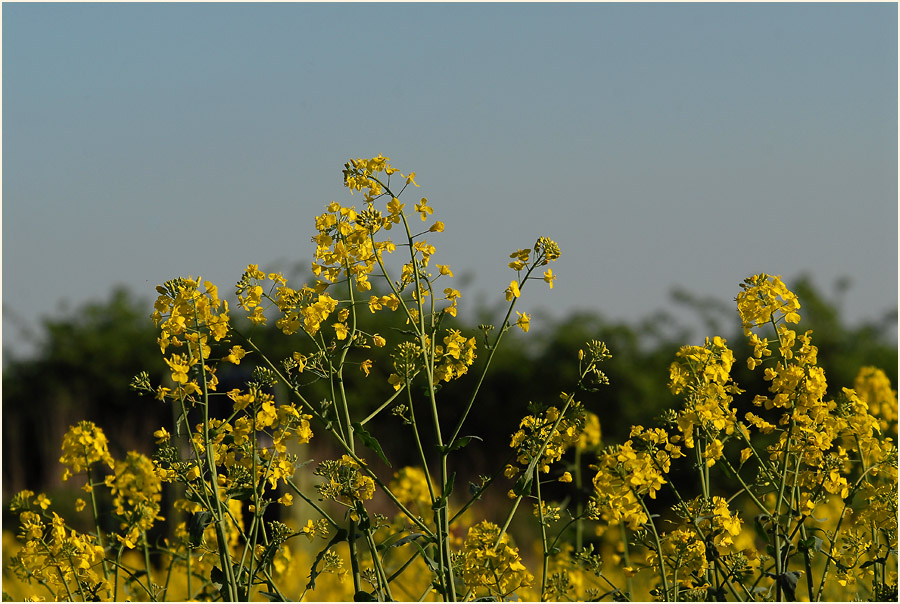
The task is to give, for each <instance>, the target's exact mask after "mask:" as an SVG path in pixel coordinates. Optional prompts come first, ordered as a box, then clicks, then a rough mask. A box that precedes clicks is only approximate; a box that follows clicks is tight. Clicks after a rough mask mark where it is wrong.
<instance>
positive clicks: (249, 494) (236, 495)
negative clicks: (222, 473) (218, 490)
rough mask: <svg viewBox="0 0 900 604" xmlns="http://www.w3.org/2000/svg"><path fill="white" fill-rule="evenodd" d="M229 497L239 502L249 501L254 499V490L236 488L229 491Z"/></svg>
mask: <svg viewBox="0 0 900 604" xmlns="http://www.w3.org/2000/svg"><path fill="white" fill-rule="evenodd" d="M227 495H228V496H229V497H230V498H232V499H237V500H239V501H249V500H250V499H253V488H252V487H234V488H231V489H228V491H227Z"/></svg>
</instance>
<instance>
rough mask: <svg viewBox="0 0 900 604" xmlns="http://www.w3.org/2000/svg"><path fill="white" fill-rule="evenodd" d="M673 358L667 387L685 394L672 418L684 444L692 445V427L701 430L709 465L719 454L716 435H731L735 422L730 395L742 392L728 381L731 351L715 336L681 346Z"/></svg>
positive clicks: (674, 392) (719, 447) (721, 444)
mask: <svg viewBox="0 0 900 604" xmlns="http://www.w3.org/2000/svg"><path fill="white" fill-rule="evenodd" d="M676 357H677V359H678V360H676V361H674V362H673V363H672V364H671V366H670V367H669V379H670V381H669V389H670V390H671V391H672V393H673V394H684V395H685V402H684V407H683V409H682V410H681V411H680V412H679V413H678V414H677V416H676V420H675V421H676V424H677V426H678V429H679V431H680V432H681V437H682V439H683V441H684V446H685V447H688V448H691V449H692V448H694V444H695V443H694V438H695V430H697V429H699V430H700V431H701V432H702V434H703V435H704V436H705V440H706V441H707V444H706V446H705V448H704V450H703V457H704V459H705V460H706V464H707V465H708V466H712V465H714V464H715V462H716V460H717V459H719V458H720V457H721V456H722V451H723V443H722V440H720V438H719V436H720V435H721V434H722V433H723V432H724V434H725V435H728V436H730V435H731V434H732V433H733V432H734V427H735V424H736V422H737V417H736V413H735V411H734V409H733V408H732V407H731V403H732V395H733V394H739V393H740V392H742V391H741V390H740V389H739V388H738V387H737V385H735V384H734V382H733V381H732V380H731V367H732V365H734V353H733V352H732V351H731V350H730V349H729V348H728V346H726V343H725V340H723V339H722V338H720V337H718V336H716V337H715V338H713V339H712V340H710V339H709V338H707V339H706V344H705V345H704V346H683V347H681V349H680V350H679V351H678V353H677V354H676Z"/></svg>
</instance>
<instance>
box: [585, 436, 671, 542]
mask: <svg viewBox="0 0 900 604" xmlns="http://www.w3.org/2000/svg"><path fill="white" fill-rule="evenodd" d="M683 456H684V454H683V453H682V452H681V448H680V447H678V446H677V445H674V444H672V443H671V442H669V435H668V434H667V433H666V431H665V430H663V429H662V428H647V429H644V428H643V427H642V426H634V427H632V429H631V438H630V439H629V440H627V441H625V443H624V444H623V445H618V446H613V447H608V448H607V449H605V450H604V451H603V452H602V453H601V454H600V456H599V459H598V460H597V465H596V470H597V473H596V474H595V475H594V479H593V485H594V497H593V500H592V513H591V516H592V517H593V518H594V519H601V518H602V519H603V520H605V521H606V522H607V523H608V524H611V525H613V524H620V523H627V524H628V527H629V528H630V529H632V530H637V529H638V528H640V527H641V526H642V525H643V524H645V523H646V522H647V521H648V520H649V518H648V516H647V513H646V510H645V508H644V506H643V503H642V502H641V499H640V498H641V497H643V496H645V495H649V496H650V497H651V498H654V499H655V498H656V493H657V491H659V489H660V488H661V487H662V485H664V484H666V479H665V475H666V474H667V473H668V472H669V470H670V469H671V464H672V460H673V459H677V458H679V457H683Z"/></svg>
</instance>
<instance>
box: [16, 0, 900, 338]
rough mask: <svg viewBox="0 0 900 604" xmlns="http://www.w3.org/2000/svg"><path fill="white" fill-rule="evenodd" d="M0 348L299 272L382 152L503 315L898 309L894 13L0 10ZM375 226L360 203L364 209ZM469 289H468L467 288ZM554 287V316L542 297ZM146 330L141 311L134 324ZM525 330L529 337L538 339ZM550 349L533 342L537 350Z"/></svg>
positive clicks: (747, 7) (650, 8)
mask: <svg viewBox="0 0 900 604" xmlns="http://www.w3.org/2000/svg"><path fill="white" fill-rule="evenodd" d="M2 17H3V290H2V296H3V309H4V318H3V326H4V330H3V346H4V348H7V347H11V348H10V350H13V351H20V350H24V348H22V347H20V346H18V345H17V344H16V341H15V340H16V334H17V332H16V330H15V329H13V322H12V321H11V317H12V316H13V315H15V316H17V317H20V318H21V319H23V320H25V321H26V322H31V323H32V324H34V322H35V321H36V320H37V318H38V317H40V316H44V315H48V314H53V313H54V312H56V311H57V310H58V309H59V308H60V304H61V303H62V302H63V301H64V302H65V303H67V304H68V305H69V307H70V308H74V307H76V306H77V305H78V304H80V303H82V302H84V301H87V300H95V299H105V298H106V297H107V296H108V294H109V292H110V290H111V288H112V287H113V286H114V285H115V284H125V285H127V286H129V287H130V288H131V289H132V290H133V291H135V292H137V293H139V294H142V295H146V297H147V299H148V300H150V299H152V297H153V295H154V294H153V287H154V286H155V285H156V284H157V283H160V282H162V281H164V280H166V279H169V278H171V277H173V276H176V275H187V274H192V275H194V276H196V275H198V274H202V275H203V277H204V278H208V279H211V280H213V281H214V282H216V283H218V285H219V286H220V288H222V289H223V291H229V290H230V289H231V288H230V287H229V286H230V285H231V284H233V283H234V282H235V281H236V280H237V279H238V278H239V277H240V274H241V272H242V270H243V269H244V267H246V265H247V264H248V263H258V264H260V265H261V266H262V267H263V268H266V269H269V270H272V269H278V270H287V269H289V268H290V266H291V262H293V261H298V262H303V263H304V264H306V263H308V262H309V255H310V253H311V252H312V250H313V246H312V245H311V244H310V242H309V238H310V236H311V235H312V220H313V217H314V216H315V215H316V214H318V213H320V212H321V211H322V209H323V207H324V206H325V205H326V204H327V203H328V202H330V201H331V200H338V201H341V202H349V201H350V199H351V198H350V197H349V195H348V193H347V191H346V190H345V189H343V188H342V187H341V167H342V165H343V163H344V162H345V161H346V160H347V159H348V158H350V157H365V156H373V155H376V154H378V153H383V154H384V155H386V156H388V157H390V158H391V159H392V163H393V164H394V165H395V166H396V167H398V168H400V169H401V170H404V171H409V170H415V171H416V172H417V173H418V175H419V177H418V179H417V180H418V182H419V184H420V185H421V189H418V190H416V191H415V192H414V193H415V194H421V195H426V196H427V197H428V198H429V199H430V200H431V204H432V205H433V207H434V208H435V211H436V217H438V218H440V219H442V220H443V221H444V222H445V223H446V225H447V231H446V232H445V233H444V234H442V235H440V236H436V237H435V243H436V245H437V246H438V254H437V256H435V260H436V261H437V262H440V263H442V264H450V265H451V266H452V267H453V269H454V271H455V272H456V274H457V278H459V277H460V276H461V275H463V274H465V273H467V272H470V273H474V274H477V276H476V277H475V279H474V281H473V282H472V283H471V284H470V285H469V286H467V287H466V288H462V289H463V295H464V299H463V300H462V303H461V305H462V308H463V310H465V307H466V303H468V304H469V306H470V307H471V306H473V305H474V304H475V303H476V301H478V300H483V301H485V302H493V301H496V300H500V299H502V292H503V289H504V288H505V287H506V285H507V284H508V283H509V281H510V278H511V274H510V273H511V271H509V269H508V268H507V267H506V263H507V262H508V261H509V260H508V254H509V252H511V251H513V250H514V249H516V248H519V247H526V246H530V245H532V244H533V243H534V241H535V239H536V238H537V237H538V236H539V235H547V236H550V237H552V238H554V239H556V240H557V241H558V242H559V244H560V246H561V247H562V251H563V256H562V258H561V259H560V261H559V262H558V263H557V266H556V267H554V270H555V272H557V273H558V275H559V280H558V282H557V287H556V288H555V289H554V290H553V291H552V292H547V291H546V288H545V287H536V288H535V289H534V290H533V291H531V292H529V291H528V290H526V292H525V296H526V297H525V299H524V300H523V302H522V303H521V304H520V306H521V309H523V310H526V311H529V312H534V313H536V312H537V311H539V309H541V308H543V309H550V310H551V311H552V312H553V314H554V315H555V316H561V315H562V314H564V313H566V312H569V311H571V310H572V309H575V308H579V309H595V310H598V311H600V312H602V313H604V314H605V315H606V316H608V317H610V318H612V319H634V318H638V317H641V316H644V315H647V314H648V313H650V312H652V311H653V310H656V309H659V308H663V307H666V306H668V305H670V303H669V300H668V292H669V291H670V289H671V288H672V287H673V286H676V285H677V286H680V287H683V288H687V289H689V290H691V291H693V292H694V293H696V294H697V295H701V296H714V297H717V298H718V299H720V300H722V301H723V302H725V303H730V301H731V300H732V299H733V298H734V296H735V295H736V294H737V292H738V284H739V283H740V282H741V280H742V279H743V278H744V277H745V276H748V275H750V274H753V273H757V272H768V273H774V274H782V275H783V276H784V277H785V278H786V279H787V280H788V282H790V279H792V278H795V277H796V276H798V275H800V274H801V273H804V272H806V273H809V274H811V275H813V277H814V279H815V281H816V283H817V284H819V285H821V286H822V287H823V288H826V289H827V288H829V287H830V286H831V284H832V283H833V282H834V280H835V279H836V278H838V277H841V276H847V277H850V278H851V280H852V288H851V289H850V291H849V292H848V293H847V294H846V296H845V298H844V310H845V313H846V316H847V317H848V318H849V319H850V320H852V321H859V320H864V319H867V318H876V317H879V316H881V315H882V314H883V313H884V312H886V311H887V310H889V309H893V308H895V307H896V305H897V289H898V288H897V274H898V267H897V250H898V245H897V233H898V231H897V224H898V221H897V159H898V158H897V107H898V101H897V54H898V52H897V51H898V45H897V5H896V4H894V3H882V4H770V3H759V4H687V5H677V4H629V3H626V4H346V5H345V4H268V5H260V4H47V5H41V4H30V3H25V4H8V3H7V4H4V5H3V7H2ZM353 201H354V202H355V203H361V198H359V197H358V196H357V197H356V198H354V199H353ZM459 281H460V279H457V282H458V283H459ZM538 290H540V291H538ZM148 313H149V307H148ZM533 325H536V320H533ZM536 326H539V325H536Z"/></svg>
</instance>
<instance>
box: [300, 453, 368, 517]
mask: <svg viewBox="0 0 900 604" xmlns="http://www.w3.org/2000/svg"><path fill="white" fill-rule="evenodd" d="M314 473H315V475H316V476H321V477H322V478H324V479H325V482H323V483H321V484H318V485H316V490H317V491H319V494H320V495H321V496H322V497H323V498H325V499H331V500H333V501H337V502H339V503H342V504H344V505H346V506H348V507H353V506H354V502H356V501H367V500H369V499H372V497H374V496H375V481H374V480H372V478H371V477H370V476H367V475H366V474H365V473H364V472H363V471H362V467H361V466H360V465H359V464H358V463H356V461H354V460H353V458H351V457H350V456H348V455H344V456H342V457H341V459H338V460H325V461H323V462H322V463H320V464H319V466H318V467H317V468H316V470H315V472H314Z"/></svg>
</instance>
